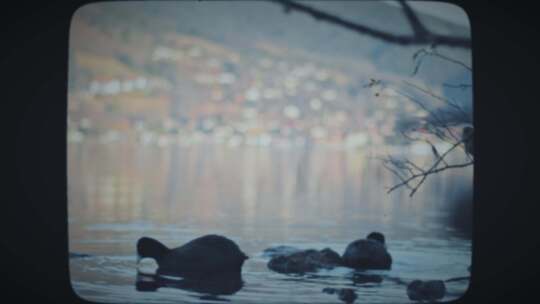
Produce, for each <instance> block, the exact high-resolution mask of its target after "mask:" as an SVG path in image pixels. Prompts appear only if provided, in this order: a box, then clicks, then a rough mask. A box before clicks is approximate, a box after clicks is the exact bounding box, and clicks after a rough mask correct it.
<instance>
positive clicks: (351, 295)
mask: <svg viewBox="0 0 540 304" xmlns="http://www.w3.org/2000/svg"><path fill="white" fill-rule="evenodd" d="M338 297H339V299H340V300H341V301H343V302H345V303H352V302H354V301H355V300H356V298H358V296H357V295H356V292H355V291H354V290H352V289H350V288H342V289H341V290H340V291H339V292H338Z"/></svg>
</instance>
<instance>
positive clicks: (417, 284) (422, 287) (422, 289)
mask: <svg viewBox="0 0 540 304" xmlns="http://www.w3.org/2000/svg"><path fill="white" fill-rule="evenodd" d="M445 293H446V286H445V285H444V282H443V281H441V280H433V281H425V282H424V281H421V280H414V281H412V282H411V283H410V284H409V285H408V286H407V296H408V297H409V299H410V300H413V301H434V300H440V299H442V298H443V297H444V295H445Z"/></svg>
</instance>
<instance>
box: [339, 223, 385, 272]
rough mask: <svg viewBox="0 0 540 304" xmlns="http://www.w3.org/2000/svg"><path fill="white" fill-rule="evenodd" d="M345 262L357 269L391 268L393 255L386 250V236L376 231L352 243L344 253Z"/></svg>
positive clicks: (346, 264)
mask: <svg viewBox="0 0 540 304" xmlns="http://www.w3.org/2000/svg"><path fill="white" fill-rule="evenodd" d="M343 263H344V264H345V266H347V267H351V268H355V269H390V268H391V266H392V257H391V256H390V254H389V253H388V251H387V250H386V245H385V243H384V236H383V235H382V234H380V233H378V232H374V233H371V234H370V235H368V237H367V238H366V239H360V240H356V241H353V242H352V243H350V244H349V245H348V246H347V248H346V249H345V252H344V253H343Z"/></svg>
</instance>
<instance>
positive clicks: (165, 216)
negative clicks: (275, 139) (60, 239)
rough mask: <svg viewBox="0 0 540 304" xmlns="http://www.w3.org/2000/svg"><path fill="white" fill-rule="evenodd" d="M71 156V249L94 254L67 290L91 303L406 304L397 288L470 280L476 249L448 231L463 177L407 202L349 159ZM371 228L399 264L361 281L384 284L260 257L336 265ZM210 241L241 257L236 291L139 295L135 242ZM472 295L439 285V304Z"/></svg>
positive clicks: (136, 151) (375, 168)
mask: <svg viewBox="0 0 540 304" xmlns="http://www.w3.org/2000/svg"><path fill="white" fill-rule="evenodd" d="M68 157H69V159H68V170H69V172H68V188H69V197H68V202H69V203H68V211H69V248H70V252H75V253H85V254H89V255H90V256H89V257H85V258H73V259H71V260H70V272H71V281H72V286H73V289H74V291H75V292H76V294H78V295H79V296H80V297H82V298H84V299H87V300H91V301H99V302H113V303H117V302H120V303H183V302H187V303H194V302H205V303H212V302H215V303H221V302H223V301H230V302H232V303H339V302H340V300H339V299H338V298H337V296H336V295H330V294H326V293H323V292H322V289H323V288H325V287H333V288H353V289H355V291H356V293H357V294H358V299H357V300H356V302H357V303H407V302H410V301H409V300H408V298H407V295H406V286H405V285H404V284H403V283H400V282H405V283H406V282H410V281H412V280H414V279H443V280H445V279H450V278H455V277H463V276H468V275H469V272H468V270H467V267H468V266H469V265H470V262H471V241H470V240H468V239H466V238H464V237H463V233H461V232H460V231H459V230H456V229H455V228H454V227H452V225H450V224H449V223H450V221H449V220H448V219H449V217H450V215H451V213H450V212H449V210H452V204H455V202H454V198H455V197H456V196H457V195H459V193H460V191H461V190H463V188H464V187H466V186H470V185H471V183H472V169H471V168H465V169H460V170H456V171H455V172H452V173H448V174H444V175H439V176H434V177H433V178H430V179H428V181H427V182H426V183H425V184H424V186H423V187H422V188H421V190H420V191H419V192H418V193H417V194H416V195H415V196H414V197H413V198H412V199H411V198H409V197H408V196H407V194H408V193H407V192H405V191H397V192H393V193H391V194H387V193H386V189H387V187H389V186H391V185H393V184H394V183H396V182H397V180H396V179H395V177H394V176H393V175H392V174H391V173H389V172H387V171H386V170H385V169H384V168H383V167H382V165H381V163H380V161H378V160H376V159H373V158H371V157H370V156H369V155H367V154H366V153H362V152H361V151H357V150H354V151H352V150H351V151H344V150H337V149H332V148H314V149H310V150H308V149H304V148H294V147H288V148H284V147H281V148H271V147H226V146H219V145H213V144H203V143H199V144H196V145H190V146H183V145H177V144H173V145H168V146H165V147H157V146H141V145H137V144H135V143H109V144H100V143H93V142H86V141H85V142H82V143H72V144H70V145H69V146H68ZM425 157H430V156H425ZM420 158H421V157H418V158H417V160H418V161H421V159H420ZM471 208H472V206H471ZM374 230H377V231H381V232H383V233H384V234H385V235H386V238H387V246H388V249H389V252H390V253H391V255H392V257H393V260H394V263H393V265H392V269H391V270H389V271H368V272H367V273H373V274H380V275H382V277H383V280H382V282H380V283H365V284H363V283H358V282H355V281H354V280H352V279H351V276H352V271H351V270H350V269H347V268H336V269H333V270H325V271H321V272H318V273H315V274H311V275H305V276H292V275H284V274H279V273H275V272H272V271H270V270H269V269H268V268H267V267H266V263H267V262H268V258H265V257H263V256H262V255H261V253H262V251H263V250H264V249H265V248H268V247H270V246H277V245H292V246H296V247H299V248H314V249H322V248H325V247H330V248H332V249H334V250H335V251H337V252H338V253H340V254H341V253H342V252H343V251H344V249H345V247H346V246H347V244H348V243H349V242H351V241H353V240H355V239H358V238H363V237H365V236H366V235H367V234H368V233H369V232H371V231H374ZM208 233H217V234H222V235H225V236H227V237H229V238H231V239H233V240H234V241H236V242H237V244H238V245H239V246H240V248H241V249H242V250H243V251H244V252H245V253H247V254H248V255H249V256H250V259H249V260H247V261H246V263H245V264H244V267H243V269H242V281H243V285H242V286H239V287H238V288H239V289H238V288H235V289H238V290H237V291H236V290H233V291H232V292H234V293H232V294H225V295H209V294H208V293H207V292H204V291H203V292H200V291H194V290H190V289H185V288H184V289H183V288H176V287H178V286H176V287H173V286H169V287H167V286H164V287H161V288H158V289H157V291H155V292H151V291H138V290H137V289H136V287H135V284H136V274H137V271H136V264H135V243H136V241H137V239H138V238H140V237H141V236H150V237H154V238H156V239H159V240H161V241H162V242H163V243H164V244H166V245H168V246H170V247H176V246H179V245H181V244H183V243H185V242H187V241H189V240H192V239H194V238H196V237H199V236H201V235H204V234H208ZM467 286H468V281H467V280H461V281H454V282H448V283H446V287H447V295H446V297H445V298H444V299H443V300H452V299H456V298H459V297H460V296H461V295H463V294H464V292H465V291H466V289H467ZM229 293H231V292H229Z"/></svg>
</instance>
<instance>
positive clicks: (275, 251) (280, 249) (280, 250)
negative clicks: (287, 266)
mask: <svg viewBox="0 0 540 304" xmlns="http://www.w3.org/2000/svg"><path fill="white" fill-rule="evenodd" d="M299 251H302V250H301V249H298V248H296V247H292V246H286V245H281V246H276V247H270V248H266V249H265V250H264V251H263V253H262V256H263V257H267V258H273V257H277V256H280V255H289V254H293V253H296V252H299Z"/></svg>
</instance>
